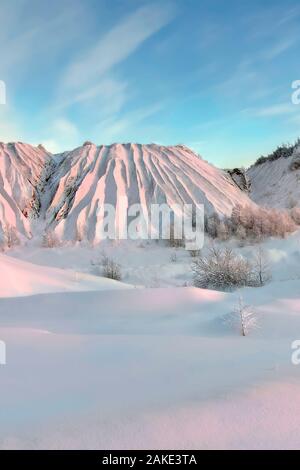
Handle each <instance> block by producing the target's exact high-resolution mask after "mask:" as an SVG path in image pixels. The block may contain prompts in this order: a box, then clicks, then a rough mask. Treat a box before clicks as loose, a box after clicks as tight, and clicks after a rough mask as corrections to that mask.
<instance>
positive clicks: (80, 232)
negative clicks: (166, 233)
mask: <svg viewBox="0 0 300 470" xmlns="http://www.w3.org/2000/svg"><path fill="white" fill-rule="evenodd" d="M0 161H1V163H0V177H1V183H2V184H1V186H2V188H1V199H0V209H1V211H2V214H1V217H0V220H1V224H2V226H3V227H4V226H6V225H9V227H12V228H13V229H14V230H15V231H16V233H17V234H18V235H19V234H22V235H26V236H27V237H30V236H31V234H32V235H33V236H36V235H40V234H41V232H42V231H44V230H54V231H55V233H56V234H57V235H58V236H59V238H60V239H61V240H70V241H74V240H77V239H88V240H89V241H92V242H94V241H97V240H98V238H97V233H99V226H100V224H102V219H101V217H100V216H99V214H98V209H99V207H100V206H101V205H102V204H104V203H110V204H112V205H113V206H114V207H115V208H116V210H117V211H118V209H120V207H121V203H124V201H125V205H126V206H129V205H132V204H134V203H139V204H142V205H143V206H144V207H145V208H146V209H145V210H147V211H149V207H150V205H151V204H161V203H166V204H168V205H169V206H172V205H173V204H183V203H188V204H194V205H199V204H204V207H205V213H206V214H207V215H209V214H211V213H213V212H217V213H218V214H220V215H222V214H226V215H229V214H230V213H231V211H232V208H233V207H234V206H235V205H236V204H237V203H239V204H241V205H247V204H251V201H250V199H249V197H248V196H247V194H245V193H244V192H243V191H241V190H240V188H239V187H238V186H237V184H236V183H235V182H234V181H233V179H232V178H231V177H230V175H228V173H227V172H226V171H223V170H220V169H218V168H216V167H214V166H213V165H211V164H209V163H207V162H206V161H204V160H202V159H201V158H200V157H199V156H198V155H196V154H195V153H193V152H192V151H191V150H190V149H188V148H187V147H184V146H172V147H163V146H160V145H156V144H149V145H141V144H130V143H129V144H113V145H109V146H103V145H100V146H96V145H94V144H91V143H86V144H84V145H83V146H81V147H79V148H77V149H75V150H72V151H70V152H65V153H63V154H60V155H55V156H54V155H51V154H50V153H48V152H47V151H46V150H45V149H44V148H43V147H41V146H39V147H32V146H30V145H28V144H21V143H17V144H1V147H0ZM37 221H38V222H37Z"/></svg>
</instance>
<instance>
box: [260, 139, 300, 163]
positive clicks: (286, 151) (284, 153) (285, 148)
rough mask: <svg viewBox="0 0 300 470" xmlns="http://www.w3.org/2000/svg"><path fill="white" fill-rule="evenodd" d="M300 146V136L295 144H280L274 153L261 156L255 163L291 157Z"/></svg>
mask: <svg viewBox="0 0 300 470" xmlns="http://www.w3.org/2000/svg"><path fill="white" fill-rule="evenodd" d="M299 146H300V138H299V139H297V140H296V142H295V143H294V144H282V145H279V146H278V147H277V148H276V149H275V150H274V151H273V152H272V153H270V154H269V155H266V156H263V155H262V156H261V157H259V158H258V159H257V160H256V162H255V165H261V164H262V163H265V162H273V161H274V160H278V159H279V158H289V157H291V156H292V155H293V153H294V151H295V150H296V149H297V148H298V147H299Z"/></svg>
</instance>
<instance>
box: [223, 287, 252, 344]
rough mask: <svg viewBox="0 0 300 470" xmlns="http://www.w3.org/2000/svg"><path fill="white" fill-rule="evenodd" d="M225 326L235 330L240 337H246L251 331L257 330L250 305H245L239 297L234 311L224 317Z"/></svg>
mask: <svg viewBox="0 0 300 470" xmlns="http://www.w3.org/2000/svg"><path fill="white" fill-rule="evenodd" d="M225 321H226V323H227V324H229V325H230V326H232V327H233V328H235V329H237V330H238V331H239V332H240V334H241V335H242V336H247V335H248V334H249V333H250V332H251V331H252V330H254V329H257V328H258V321H257V316H256V313H255V311H254V309H253V307H252V306H251V305H245V303H244V301H243V298H242V297H241V296H240V297H239V300H238V303H237V305H236V306H235V307H234V310H233V311H232V312H231V313H230V314H229V315H228V316H226V317H225Z"/></svg>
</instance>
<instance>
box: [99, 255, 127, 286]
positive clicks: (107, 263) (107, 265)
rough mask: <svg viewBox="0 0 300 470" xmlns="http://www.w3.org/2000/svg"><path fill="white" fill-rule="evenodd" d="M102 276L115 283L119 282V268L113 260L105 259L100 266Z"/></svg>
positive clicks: (120, 275)
mask: <svg viewBox="0 0 300 470" xmlns="http://www.w3.org/2000/svg"><path fill="white" fill-rule="evenodd" d="M102 266H103V268H102V275H103V276H104V277H107V278H109V279H114V280H115V281H121V279H122V274H121V266H120V265H119V264H118V263H116V262H115V261H114V260H113V259H111V258H108V257H105V258H104V259H103V264H102Z"/></svg>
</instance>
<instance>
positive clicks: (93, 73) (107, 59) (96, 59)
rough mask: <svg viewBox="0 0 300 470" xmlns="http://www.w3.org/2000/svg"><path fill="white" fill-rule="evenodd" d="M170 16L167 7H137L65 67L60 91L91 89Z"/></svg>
mask: <svg viewBox="0 0 300 470" xmlns="http://www.w3.org/2000/svg"><path fill="white" fill-rule="evenodd" d="M173 17H174V8H173V7H171V6H170V4H165V5H164V6H162V5H160V4H158V3H155V4H151V5H147V6H144V7H141V8H139V9H138V10H136V11H135V12H134V13H132V14H130V15H129V16H127V17H126V18H123V19H122V20H121V21H120V22H119V23H118V24H116V25H115V26H114V27H113V28H112V29H111V30H110V31H109V32H107V33H106V34H105V35H104V36H102V37H101V38H100V39H99V40H98V42H97V43H96V44H95V45H94V46H93V47H91V48H90V50H89V51H87V52H85V54H84V55H81V57H80V58H78V59H76V60H74V61H73V62H72V63H71V64H70V65H69V66H68V67H67V69H66V71H65V73H64V77H63V88H64V89H71V90H72V89H74V90H80V89H81V90H82V88H83V87H86V88H88V87H91V86H92V87H93V86H94V83H95V81H97V80H98V79H99V78H100V77H101V76H103V75H104V74H105V73H107V72H109V71H110V70H111V69H112V68H113V67H114V66H116V65H117V64H119V63H121V62H123V61H124V60H125V59H127V58H128V57H129V56H130V55H131V54H132V53H134V52H135V51H136V50H137V49H138V48H139V47H140V45H141V44H142V43H143V42H144V41H145V40H146V39H148V38H149V37H150V36H152V35H153V34H155V33H156V32H158V31H159V30H160V29H161V28H162V27H163V26H165V25H166V24H167V23H169V22H170V21H171V20H172V18H173ZM85 92H87V90H85Z"/></svg>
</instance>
